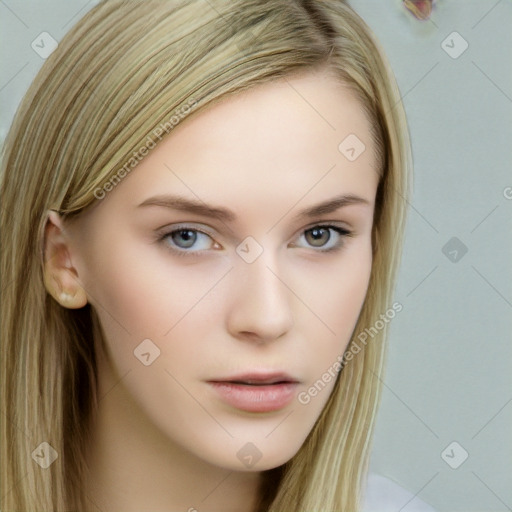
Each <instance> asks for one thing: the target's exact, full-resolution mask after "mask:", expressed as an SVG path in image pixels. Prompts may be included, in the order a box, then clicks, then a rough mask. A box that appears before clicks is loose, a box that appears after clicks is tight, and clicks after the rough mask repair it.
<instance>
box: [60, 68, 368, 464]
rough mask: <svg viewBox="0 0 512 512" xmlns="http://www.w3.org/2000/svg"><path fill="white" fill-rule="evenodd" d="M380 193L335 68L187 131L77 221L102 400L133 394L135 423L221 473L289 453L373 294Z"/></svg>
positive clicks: (218, 112)
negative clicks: (99, 341) (98, 341)
mask: <svg viewBox="0 0 512 512" xmlns="http://www.w3.org/2000/svg"><path fill="white" fill-rule="evenodd" d="M347 137H348V139H347ZM362 144H364V146H363V145H362ZM377 184H378V174H377V172H376V168H375V155H374V144H373V142H372V140H371V137H370V127H369V124H368V121H367V119H366V117H365V115H364V113H363V110H362V108H361V105H360V103H358V101H357V100H356V99H355V97H354V96H353V95H352V93H350V92H349V91H348V90H347V89H346V88H344V87H342V85H341V84H340V83H339V82H338V81H337V80H335V79H334V78H332V77H330V76H328V75H327V74H323V73H312V72H308V73H305V74H302V75H298V76H295V77H290V78H288V79H286V80H280V81H276V82H273V83H271V84H265V85H260V86H257V87H255V88H253V89H250V90H248V91H247V92H244V93H242V94H240V95H238V96H234V97H231V98H228V99H225V100H224V101H222V102H219V103H218V104H216V105H214V106H212V107H211V108H209V109H206V110H204V111H200V112H197V113H196V114H195V115H193V116H192V117H190V118H189V119H186V120H185V121H184V122H183V123H182V124H180V125H179V126H177V127H176V128H175V129H174V130H173V131H172V132H171V133H170V135H169V136H168V137H167V138H164V139H163V140H162V142H161V143H159V144H158V145H157V146H156V147H155V148H153V149H150V150H149V152H148V154H147V156H146V157H145V158H144V159H143V160H142V162H141V163H140V164H139V165H138V166H137V167H136V168H134V169H133V170H132V171H131V172H130V174H128V175H127V176H126V177H125V178H124V179H123V180H122V182H121V183H119V184H118V185H117V186H116V187H115V188H114V189H113V190H112V191H111V192H109V193H107V195H106V197H105V198H104V199H102V200H100V201H98V202H97V204H96V205H95V206H94V207H92V208H90V209H89V210H87V211H86V212H84V214H83V216H82V217H81V218H78V220H77V221H76V224H71V225H70V226H69V228H70V230H69V233H70V236H71V238H70V239H71V243H70V246H71V250H70V255H71V258H72V261H73V265H74V267H75V268H76V270H77V273H78V278H79V280H80V282H81V283H82V285H83V286H84V288H85V290H86V292H87V297H88V300H89V302H90V304H91V305H92V306H93V307H94V309H95V310H96V311H97V314H98V316H99V319H100V322H101V325H102V328H103V332H104V335H105V339H106V346H107V349H108V350H107V352H108V353H107V354H100V358H101V359H100V363H99V367H100V383H101V382H102V381H103V382H104V384H103V389H104V393H107V392H108V393H107V394H106V396H105V397H104V399H103V400H102V406H105V407H107V406H109V403H110V405H111V406H113V404H112V402H111V401H112V400H125V401H126V400H128V401H129V402H130V403H131V404H132V406H131V407H132V409H131V411H132V413H133V411H135V414H134V415H133V418H132V419H133V422H134V424H135V416H137V418H139V419H140V418H143V419H144V424H145V425H147V426H149V427H148V428H151V429H157V430H155V431H158V432H159V435H163V436H165V438H166V439H168V441H169V443H171V444H173V445H175V446H178V447H179V448H180V449H182V450H185V451H186V452H187V453H189V454H191V455H194V456H196V457H198V458H200V459H202V460H203V461H206V462H209V463H211V464H214V465H216V466H220V467H223V468H227V469H231V470H257V471H260V470H264V469H269V468H272V467H276V466H278V465H281V464H283V463H284V462H286V461H287V460H289V459H290V458H291V457H292V456H293V455H294V454H295V453H296V452H297V451H298V450H299V448H300V446H301V445H302V444H303V442H304V440H305V438H306V437H307V435H308V434H309V432H310V431H311V429H312V428H313V425H314V423H315V421H316V420H317V419H318V417H319V415H320V413H321V411H322V409H323V407H324V405H325V404H326V402H327V399H328V398H329V395H330V394H331V392H332V389H333V386H334V379H331V380H330V381H329V382H324V381H322V376H323V375H324V374H325V373H326V372H329V370H330V371H331V372H332V368H333V367H334V363H335V362H336V361H337V360H338V359H339V358H338V356H340V355H341V354H343V352H344V349H345V348H346V346H347V344H348V342H349V340H350V337H351V335H352V331H353V329H354V326H355V323H356V321H357V318H358V315H359V313H360V310H361V307H362V304H363V301H364V298H365V294H366V291H367V286H368V281H369V276H370V270H371V265H372V246H371V232H372V220H373V210H374V201H375V194H376V190H377ZM356 357H357V356H356ZM107 375H109V377H107ZM107 380H108V381H109V382H110V383H111V384H110V385H107V384H105V382H107ZM319 380H320V381H321V385H318V381H319ZM326 380H328V379H326ZM315 383H317V389H318V388H321V391H317V392H316V393H315V392H312V393H309V392H308V389H309V388H311V387H312V386H314V385H315ZM100 385H101V384H100ZM112 387H115V388H116V389H115V392H113V391H112ZM305 394H307V395H308V396H309V397H310V400H304V399H302V400H300V399H299V398H298V397H299V395H300V396H302V397H304V396H305ZM100 395H101V393H100ZM109 395H110V396H109ZM109 401H110V402H109ZM306 402H307V403H306ZM137 421H139V420H137ZM340 421H342V418H340ZM126 428H131V427H130V422H127V424H126Z"/></svg>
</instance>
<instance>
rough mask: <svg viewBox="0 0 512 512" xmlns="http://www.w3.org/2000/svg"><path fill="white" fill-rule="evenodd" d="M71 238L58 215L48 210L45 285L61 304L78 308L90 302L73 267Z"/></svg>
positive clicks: (44, 266) (45, 229) (45, 232)
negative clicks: (70, 248)
mask: <svg viewBox="0 0 512 512" xmlns="http://www.w3.org/2000/svg"><path fill="white" fill-rule="evenodd" d="M68 240H69V239H68V237H66V234H65V231H64V227H63V222H62V219H61V218H60V216H59V214H58V213H57V212H55V211H53V210H49V211H48V212H47V221H46V225H45V227H44V245H43V247H44V251H43V252H44V254H43V257H44V265H43V279H44V285H45V288H46V290H47V291H48V293H50V295H51V296H52V297H53V298H54V299H55V300H56V301H57V302H58V303H59V304H61V305H62V306H64V307H66V308H69V309H78V308H82V307H84V306H85V305H86V304H87V294H86V293H85V290H84V288H83V286H82V285H81V284H80V282H79V280H78V274H77V272H76V269H75V268H74V267H73V264H72V261H71V257H70V251H69V245H68V244H69V241H68Z"/></svg>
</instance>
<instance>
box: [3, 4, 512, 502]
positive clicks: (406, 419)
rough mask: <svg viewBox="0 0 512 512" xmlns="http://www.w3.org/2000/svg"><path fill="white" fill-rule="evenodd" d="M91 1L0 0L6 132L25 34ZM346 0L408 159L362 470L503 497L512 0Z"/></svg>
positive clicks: (54, 27) (509, 345) (510, 308)
mask: <svg viewBox="0 0 512 512" xmlns="http://www.w3.org/2000/svg"><path fill="white" fill-rule="evenodd" d="M95 3H96V1H92V2H87V1H86V0H51V1H50V0H46V1H44V2H43V1H35V0H30V1H25V0H23V1H22V0H0V34H1V36H0V37H1V62H0V66H1V67H0V70H1V77H0V108H1V125H0V137H1V138H2V139H4V138H5V134H6V133H7V131H8V128H9V125H10V122H11V120H12V117H13V115H14V112H15V110H16V108H17V106H18V103H19V102H20V100H21V98H22V96H23V94H24V92H25V91H26V89H27V87H28V85H29V84H30V82H31V80H32V79H33V78H34V76H35V74H36V72H37V71H38V70H39V68H40V67H41V65H42V64H43V58H41V57H40V56H39V55H38V54H37V53H36V52H35V51H34V50H33V49H32V47H31V43H32V42H33V41H34V40H37V38H38V37H39V36H40V34H41V33H42V32H48V33H49V34H51V36H52V37H53V38H55V39H56V40H57V41H59V40H60V39H61V38H62V36H63V35H64V34H65V33H66V32H67V31H68V30H69V29H70V28H71V27H72V26H73V24H74V23H76V21H78V19H79V18H80V17H81V16H82V15H83V14H85V12H87V10H89V9H90V8H92V7H93V6H94V5H95ZM350 4H351V5H352V7H354V9H355V10H356V11H357V12H358V13H359V14H360V15H361V16H362V17H363V19H364V20H365V21H366V22H367V23H368V25H369V26H370V27H371V28H372V30H373V31H374V33H375V34H376V36H377V38H378V39H379V40H380V42H381V44H382V46H383V48H384V50H385V52H386V53H387V55H388V57H389V59H390V61H391V65H392V68H393V70H394V72H395V74H396V77H397V80H398V83H399V87H400V91H401V95H402V101H403V103H404V105H405V109H406V112H407V115H408V120H409V127H410V133H411V138H412V145H413V156H414V164H415V171H414V194H413V197H412V199H411V201H410V204H409V219H408V227H407V236H406V242H405V248H404V255H403V264H402V267H401V272H400V278H399V282H398V286H397V291H396V294H395V300H396V301H398V302H400V303H401V304H402V306H403V309H402V311H401V312H400V313H398V314H397V315H396V316H395V318H394V319H393V320H392V324H391V337H390V351H389V357H388V368H387V372H386V375H385V379H384V394H383V402H382V407H381V409H380V413H379V417H378V422H377V430H376V437H375V443H374V449H373V453H372V462H371V469H372V470H373V471H375V472H377V473H380V474H382V475H384V476H387V477H388V478H390V479H392V480H394V481H395V482H397V483H398V484H400V485H401V486H403V487H405V488H406V489H408V490H409V491H411V492H412V493H413V494H415V495H417V496H418V497H419V498H421V499H422V500H424V501H426V502H427V503H430V504H431V505H432V506H434V507H435V508H436V509H437V510H439V512H452V511H457V512H459V511H460V512H472V511H485V512H491V511H492V512H501V511H507V510H512V464H511V462H512V435H511V434H512V429H511V425H512V371H511V369H512V368H511V362H512V336H511V332H512V271H511V261H512V236H511V234H512V229H511V228H512V223H511V218H512V172H511V167H512V149H511V148H512V58H511V57H512V53H511V49H512V30H511V29H512V2H510V1H509V0H501V1H496V0H488V1H487V0H438V1H437V3H436V4H435V8H434V12H433V15H432V17H431V19H430V20H429V21H418V20H416V19H415V18H414V17H413V16H412V15H411V14H410V13H408V12H407V11H406V10H405V9H404V7H403V5H402V3H401V1H400V0H352V1H351V2H350ZM408 506H411V504H409V505H405V506H404V507H403V508H402V509H401V510H402V511H403V512H407V507H408ZM397 512H399V511H398V510H397Z"/></svg>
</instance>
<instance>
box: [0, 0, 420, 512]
mask: <svg viewBox="0 0 512 512" xmlns="http://www.w3.org/2000/svg"><path fill="white" fill-rule="evenodd" d="M410 171H411V169H410V150H409V143H408V132H407V126H406V122H405V118H404V112H403V109H402V104H401V102H400V96H399V92H398V89H397V86H396V84H395V81H394V78H393V75H392V72H391V71H390V69H389V66H388V64H387V62H386V60H385V57H384V55H383V53H382V51H381V50H380V49H379V46H378V44H377V43H376V42H375V40H374V39H373V37H372V35H371V33H370V31H369V29H368V28H367V26H366V25H365V24H364V22H363V21H362V20H361V19H360V18H359V17H358V16H357V15H356V14H355V13H354V12H353V11H352V10H351V9H350V8H349V7H348V6H347V5H346V4H345V3H343V2H341V1H340V0H323V1H321V2H319V1H318V2H317V1H309V0H302V1H299V0H270V1H261V0H257V1H256V0H254V1H252V0H244V1H239V0H236V1H229V2H228V1H213V0H209V1H208V2H205V1H204V0H186V1H174V0H169V1H166V0H145V1H139V0H132V1H129V2H127V1H121V0H109V1H105V2H102V3H100V4H99V5H97V6H96V7H94V8H93V9H92V10H91V11H90V12H89V13H87V15H86V16H85V17H84V18H83V19H82V20H80V22H79V23H78V24H77V25H76V26H75V27H74V28H73V29H72V30H71V31H70V32H69V33H68V34H67V35H66V36H65V37H64V38H63V39H62V41H60V43H59V45H58V47H57V49H56V50H55V51H54V52H53V53H52V54H51V55H50V56H49V57H48V59H47V60H46V62H45V64H44V65H43V67H42V69H41V71H40V72H39V74H38V75H37V77H36V79H35V80H34V82H33V84H32V86H31V87H30V89H29V91H28V92H27V94H26V96H25V98H24V100H23V102H22V104H21V106H20V108H19V110H18V112H17V114H16V117H15V120H14V123H13V126H12V128H11V130H10V132H9V135H8V138H7V140H6V144H5V149H4V155H3V160H2V190H1V193H2V203H3V208H2V213H1V228H2V233H3V252H2V256H1V271H2V283H3V287H2V289H3V301H2V345H1V365H2V372H1V375H2V377H1V379H2V380H1V393H2V406H3V409H4V410H3V415H2V420H1V433H2V436H1V438H2V441H1V443H2V459H1V473H2V489H3V497H2V504H1V510H2V511H11V510H18V511H35V510H37V511H59V512H60V511H69V510H73V511H98V510H99V511H104V512H114V511H123V512H130V511H141V510H148V511H149V510H151V511H161V512H170V511H187V510H188V511H194V510H197V511H199V512H202V511H209V512H214V511H224V512H226V511H237V512H245V511H247V512H249V511H251V512H253V511H269V512H270V511H272V512H278V511H279V512H285V511H286V512H287V511H291V510H293V511H312V510H314V511H336V512H340V511H350V512H352V511H355V510H359V509H360V507H361V501H362V499H363V491H364V489H365V484H366V478H367V469H368V455H369V449H370V446H371V438H372V430H373V426H374V419H375V414H376V410H377V405H378V401H379V395H380V386H379V384H380V378H381V377H382V371H383V360H384V354H385V339H386V332H387V326H388V323H389V322H384V321H383V320H382V318H383V316H384V317H386V318H389V316H390V315H387V312H389V311H393V310H394V308H395V307H396V304H394V303H393V299H392V294H393V286H394V280H395V275H396V271H397V267H398V265H399V255H400V250H401V240H402V234H403V228H404V215H405V204H406V198H407V196H408V188H409V187H408V175H409V174H410ZM376 322H380V324H383V325H382V327H380V326H379V328H378V329H375V330H376V331H377V334H376V335H375V336H374V337H372V338H371V339H368V340H367V339H365V338H364V336H361V333H363V332H364V331H365V329H368V328H372V327H375V324H376Z"/></svg>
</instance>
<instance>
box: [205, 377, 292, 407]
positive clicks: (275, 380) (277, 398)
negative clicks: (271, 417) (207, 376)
mask: <svg viewBox="0 0 512 512" xmlns="http://www.w3.org/2000/svg"><path fill="white" fill-rule="evenodd" d="M208 384H210V386H212V388H213V389H214V390H215V392H216V394H217V396H218V397H219V398H221V400H222V401H223V402H225V403H227V404H228V405H230V406H232V407H234V408H236V409H239V410H242V411H246V412H259V413H262V412H272V411H278V410H280V409H283V408H285V407H286V406H287V405H288V404H289V403H290V402H291V401H292V399H293V397H294V395H295V392H296V389H297V386H298V385H299V381H298V380H297V379H295V378H293V377H291V376H289V375H287V374H284V373H274V374H262V373H259V374H257V373H251V374H244V375H237V376H232V377H228V378H223V379H215V380H209V381H208Z"/></svg>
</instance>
